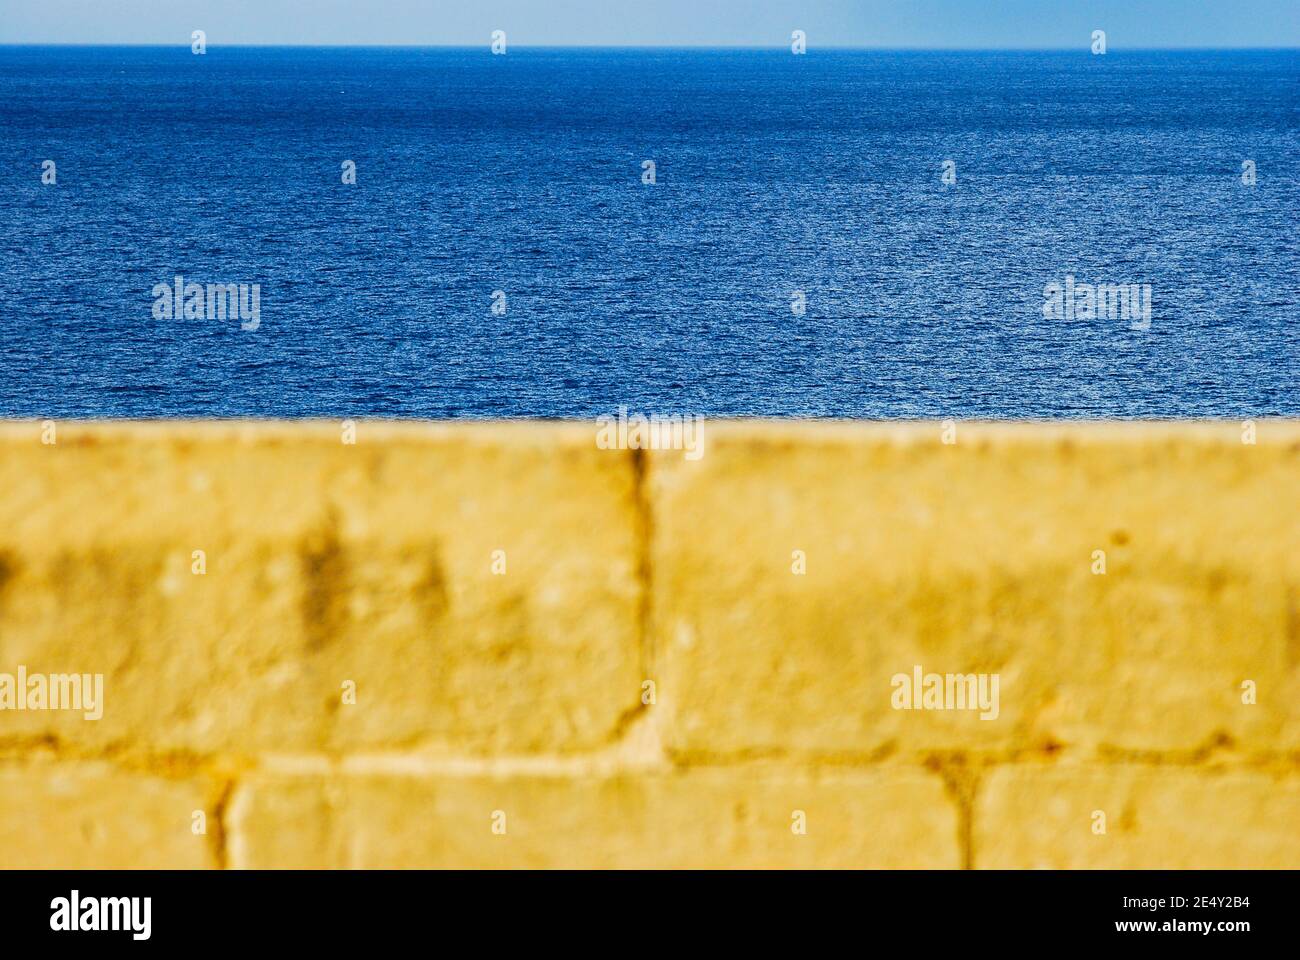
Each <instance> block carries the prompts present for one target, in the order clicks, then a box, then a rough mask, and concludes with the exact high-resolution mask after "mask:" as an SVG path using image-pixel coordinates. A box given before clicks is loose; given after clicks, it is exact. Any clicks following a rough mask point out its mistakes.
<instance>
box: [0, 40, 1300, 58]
mask: <svg viewBox="0 0 1300 960" xmlns="http://www.w3.org/2000/svg"><path fill="white" fill-rule="evenodd" d="M490 46H491V44H490V42H484V43H348V42H339V43H278V42H272V43H256V42H254V43H213V42H212V41H211V40H209V41H208V42H207V47H208V49H214V48H216V49H277V50H480V49H484V50H486V49H488V48H489V47H490ZM3 47H68V48H97V49H118V48H122V49H140V48H148V49H158V50H171V49H178V50H188V49H189V48H190V44H189V43H188V42H169V43H157V42H152V41H127V42H115V43H102V42H83V41H62V40H56V41H45V40H40V41H9V40H0V48H3ZM510 47H511V48H512V49H515V50H704V51H707V50H755V51H774V50H788V49H789V48H790V45H789V44H788V43H780V44H769V45H761V44H746V43H721V44H710V43H511V44H510ZM816 50H837V51H862V52H871V51H875V52H882V53H1075V52H1083V53H1089V54H1090V55H1091V51H1090V50H1089V47H1088V45H1087V44H1086V43H1085V44H1077V45H1073V46H1068V47H1067V46H1052V47H1046V46H1011V47H974V46H938V47H935V46H916V47H912V46H902V47H900V46H860V45H854V44H819V45H815V46H809V47H808V52H809V53H811V52H813V51H816ZM1286 50H1300V45H1294V46H1220V47H1209V46H1155V47H1153V46H1138V47H1122V46H1120V47H1117V46H1115V45H1113V44H1112V45H1110V46H1108V48H1107V51H1106V52H1107V54H1109V53H1111V52H1112V51H1123V52H1129V53H1151V52H1161V53H1168V52H1179V51H1186V52H1222V51H1234V52H1249V51H1258V52H1277V51H1286Z"/></svg>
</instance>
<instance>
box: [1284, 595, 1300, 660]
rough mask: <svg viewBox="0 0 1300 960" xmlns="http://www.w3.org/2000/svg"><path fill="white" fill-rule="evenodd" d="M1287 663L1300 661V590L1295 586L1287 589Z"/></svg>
mask: <svg viewBox="0 0 1300 960" xmlns="http://www.w3.org/2000/svg"><path fill="white" fill-rule="evenodd" d="M1286 663H1287V666H1288V667H1294V666H1295V665H1296V664H1297V663H1300V590H1298V589H1296V588H1295V587H1288V588H1287V591H1286Z"/></svg>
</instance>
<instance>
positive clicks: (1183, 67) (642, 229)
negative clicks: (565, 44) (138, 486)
mask: <svg viewBox="0 0 1300 960" xmlns="http://www.w3.org/2000/svg"><path fill="white" fill-rule="evenodd" d="M46 159H53V160H54V161H55V162H56V164H57V183H56V184H54V185H43V184H42V183H41V172H42V162H43V161H44V160H46ZM347 159H351V160H354V161H355V162H356V164H357V182H356V184H355V185H345V184H343V183H342V182H341V176H340V173H341V171H340V164H341V163H342V161H344V160H347ZM646 159H653V160H654V161H655V163H656V175H657V180H658V182H657V183H656V184H654V185H652V186H648V185H645V184H643V183H642V182H641V174H642V161H643V160H646ZM946 159H952V160H953V161H955V164H956V176H957V182H956V184H951V185H945V184H944V183H942V182H941V174H942V172H943V161H944V160H946ZM1246 159H1251V160H1254V161H1255V164H1256V169H1257V175H1258V182H1257V183H1256V185H1255V186H1254V187H1247V186H1245V185H1244V184H1243V183H1242V182H1241V175H1242V162H1243V160H1246ZM1298 213H1300V52H1298V51H1274V52H1244V53H1240V52H1234V53H1226V52H1224V53H1216V52H1179V53H1140V52H1124V51H1115V50H1112V51H1111V52H1110V53H1108V54H1107V55H1105V56H1100V57H1098V56H1092V55H1091V54H1089V53H1088V52H1087V51H1086V50H1085V51H1082V52H1079V53H882V52H865V51H864V52H828V51H816V50H814V51H810V52H809V53H808V55H807V56H803V57H796V56H793V55H791V54H790V52H789V51H788V50H782V51H725V52H723V51H715V52H704V51H685V50H639V51H638V50H623V51H585V50H540V49H534V50H527V49H518V48H511V50H510V52H509V53H508V54H507V55H506V56H504V57H497V56H492V55H491V54H490V53H489V52H488V50H487V49H486V47H485V48H484V49H475V50H432V49H403V50H397V49H351V50H347V49H333V50H320V49H292V50H291V49H222V48H220V47H213V48H210V49H209V50H208V52H207V54H206V55H204V56H194V55H192V54H191V53H190V51H189V49H188V48H175V49H161V48H19V47H8V48H0V358H2V361H0V364H2V365H0V416H24V417H25V416H37V417H45V416H51V417H72V416H91V417H98V416H131V417H154V416H291V417H297V416H323V417H335V418H343V417H351V416H367V415H372V416H373V415H378V416H401V417H515V416H547V417H551V416H566V417H589V416H593V415H596V414H600V413H606V412H610V411H612V410H613V409H614V408H615V407H616V406H617V405H618V404H628V405H629V406H630V407H631V408H632V409H633V410H638V411H641V412H646V413H652V412H659V413H673V412H687V413H703V414H711V415H722V414H770V415H781V416H790V415H798V416H808V415H811V416H854V417H918V416H925V417H947V416H954V417H976V416H979V417H1034V418H1036V417H1148V416H1172V417H1185V416H1224V417H1234V418H1235V417H1244V416H1262V415H1291V416H1295V415H1300V392H1298V390H1297V388H1298V387H1300V344H1298V342H1297V339H1298V334H1300V326H1298V323H1300V230H1297V217H1298ZM177 273H180V274H183V275H184V276H185V277H186V278H187V279H189V280H194V281H198V282H200V283H223V282H248V283H259V284H260V285H261V301H260V303H261V306H260V319H261V326H260V327H259V328H258V329H257V330H255V331H251V332H250V331H244V330H241V329H240V326H239V324H238V322H237V321H232V320H229V319H227V320H217V319H213V320H208V319H189V320H187V319H183V318H181V319H176V318H173V319H170V320H167V319H163V320H157V319H155V318H154V316H153V312H152V307H153V302H154V297H153V294H152V289H153V287H154V285H155V284H158V283H163V282H171V280H172V278H173V276H174V275H175V274H177ZM1066 274H1072V275H1074V276H1075V277H1076V279H1077V281H1078V282H1097V283H1125V282H1132V283H1149V284H1150V285H1151V288H1152V310H1151V323H1150V328H1149V329H1146V330H1140V329H1133V327H1132V325H1131V324H1129V323H1126V322H1122V321H1119V320H1110V319H1093V320H1086V319H1074V320H1069V321H1064V320H1054V319H1053V320H1049V319H1045V318H1044V316H1043V313H1042V304H1043V291H1044V287H1045V285H1046V284H1047V283H1049V282H1052V281H1057V282H1063V280H1064V277H1065V275H1066ZM494 290H502V291H504V292H505V294H506V308H507V309H506V313H505V315H503V316H497V315H494V314H493V313H492V311H491V309H490V308H491V305H492V292H493V291H494ZM796 290H798V291H803V292H804V293H805V295H806V297H807V309H806V313H805V314H804V315H803V316H796V315H794V314H793V313H792V311H791V308H790V304H791V299H792V294H793V292H794V291H796Z"/></svg>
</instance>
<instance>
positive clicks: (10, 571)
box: [0, 550, 18, 599]
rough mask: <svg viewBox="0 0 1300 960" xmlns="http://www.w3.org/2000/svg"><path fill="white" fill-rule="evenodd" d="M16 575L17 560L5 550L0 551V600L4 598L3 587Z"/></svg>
mask: <svg viewBox="0 0 1300 960" xmlns="http://www.w3.org/2000/svg"><path fill="white" fill-rule="evenodd" d="M17 575H18V560H17V559H16V558H15V557H14V555H13V554H12V553H9V552H8V551H7V550H0V599H3V598H4V595H5V587H7V586H8V585H9V581H10V580H12V579H13V578H14V577H16V576H17Z"/></svg>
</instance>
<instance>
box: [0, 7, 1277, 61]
mask: <svg viewBox="0 0 1300 960" xmlns="http://www.w3.org/2000/svg"><path fill="white" fill-rule="evenodd" d="M796 28H798V29H802V30H804V31H805V32H806V33H807V35H808V45H809V47H810V48H815V47H817V46H841V47H842V46H849V47H914V48H985V49H989V48H992V49H1005V48H1016V47H1021V48H1023V47H1065V48H1070V47H1074V48H1079V47H1086V46H1087V44H1088V42H1089V36H1090V34H1091V33H1092V31H1093V30H1096V29H1101V30H1105V31H1106V35H1107V41H1108V46H1109V47H1110V48H1111V49H1122V48H1124V47H1260V46H1267V47H1277V46H1286V47H1295V46H1300V0H640V2H634V0H0V43H177V44H185V45H188V43H189V36H190V32H191V31H192V30H195V29H202V30H205V31H206V32H207V35H208V42H209V44H211V45H214V46H215V45H219V44H249V43H252V44H348V43H352V44H420V45H424V44H428V45H442V44H456V45H461V44H468V45H476V44H486V43H487V42H488V37H489V35H490V34H491V32H492V31H493V30H496V29H502V30H505V31H506V33H507V36H508V38H509V41H510V43H511V44H513V45H521V46H522V45H529V44H545V45H562V46H567V45H673V46H677V45H691V46H694V45H702V46H732V45H740V46H781V45H785V44H787V43H788V42H789V37H790V32H791V31H792V30H794V29H796Z"/></svg>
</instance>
